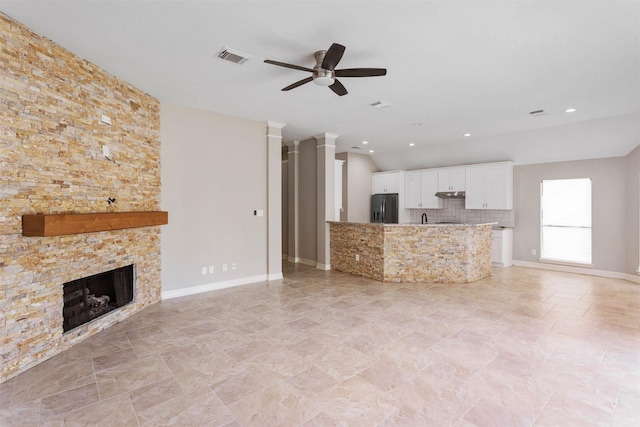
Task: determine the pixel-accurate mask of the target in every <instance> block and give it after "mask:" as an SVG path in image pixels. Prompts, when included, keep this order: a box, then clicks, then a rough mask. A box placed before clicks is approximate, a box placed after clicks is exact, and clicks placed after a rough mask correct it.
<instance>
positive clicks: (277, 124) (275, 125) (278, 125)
mask: <svg viewBox="0 0 640 427" xmlns="http://www.w3.org/2000/svg"><path fill="white" fill-rule="evenodd" d="M286 125H287V124H286V123H280V122H273V121H271V120H267V126H269V127H270V128H276V129H282V128H283V127H285V126H286Z"/></svg>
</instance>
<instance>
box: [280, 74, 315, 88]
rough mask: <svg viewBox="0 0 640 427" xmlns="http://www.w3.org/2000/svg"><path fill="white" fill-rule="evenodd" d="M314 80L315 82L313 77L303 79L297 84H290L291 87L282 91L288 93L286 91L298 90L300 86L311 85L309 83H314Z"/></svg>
mask: <svg viewBox="0 0 640 427" xmlns="http://www.w3.org/2000/svg"><path fill="white" fill-rule="evenodd" d="M312 80H313V77H307V78H306V79H302V80H300V81H297V82H295V83H293V84H290V85H289V86H287V87H283V88H282V90H285V91H286V90H291V89H295V88H297V87H298V86H302V85H303V84H305V83H309V82H310V81H312Z"/></svg>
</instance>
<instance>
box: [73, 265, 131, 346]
mask: <svg viewBox="0 0 640 427" xmlns="http://www.w3.org/2000/svg"><path fill="white" fill-rule="evenodd" d="M134 278H135V274H134V266H133V264H132V265H127V266H126V267H120V268H116V269H115V270H110V271H105V272H104V273H99V274H94V275H93V276H88V277H81V278H80V279H76V280H73V281H71V282H67V283H65V284H64V285H63V286H62V295H63V301H64V306H63V307H62V328H63V331H64V333H67V332H69V331H71V330H73V329H75V328H77V327H78V326H80V325H84V324H85V323H88V322H91V321H92V320H94V319H97V318H99V317H102V316H104V315H105V314H107V313H109V312H111V311H113V310H117V309H119V308H120V307H124V306H125V305H127V304H129V303H130V302H131V301H133V295H134V290H135V288H134V286H135V281H134Z"/></svg>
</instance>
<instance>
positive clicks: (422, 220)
mask: <svg viewBox="0 0 640 427" xmlns="http://www.w3.org/2000/svg"><path fill="white" fill-rule="evenodd" d="M427 222H429V219H428V218H427V214H426V213H423V214H422V219H421V220H420V223H421V224H426V223H427Z"/></svg>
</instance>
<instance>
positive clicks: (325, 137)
mask: <svg viewBox="0 0 640 427" xmlns="http://www.w3.org/2000/svg"><path fill="white" fill-rule="evenodd" d="M337 137H338V135H336V134H333V133H323V134H320V135H317V136H315V139H316V161H317V172H316V185H317V187H316V190H317V192H316V194H317V197H318V215H317V223H316V232H317V237H316V243H317V250H316V268H319V269H321V270H330V269H331V259H330V255H329V224H327V221H333V220H334V216H335V176H336V172H335V168H336V162H335V158H336V138H337Z"/></svg>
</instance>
